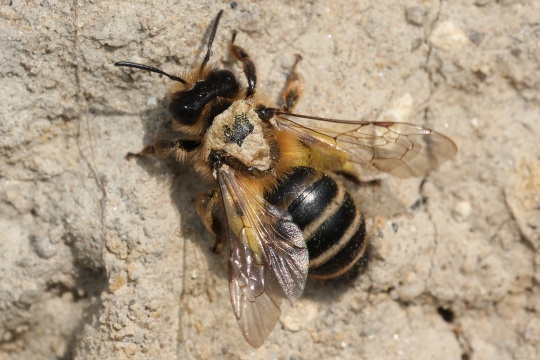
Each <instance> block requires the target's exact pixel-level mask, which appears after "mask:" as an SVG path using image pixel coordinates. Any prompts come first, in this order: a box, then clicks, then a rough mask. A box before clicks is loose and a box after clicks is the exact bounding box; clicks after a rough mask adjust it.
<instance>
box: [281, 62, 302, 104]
mask: <svg viewBox="0 0 540 360" xmlns="http://www.w3.org/2000/svg"><path fill="white" fill-rule="evenodd" d="M300 60H302V56H301V55H298V54H296V60H295V62H294V65H293V67H292V69H291V73H290V74H289V76H287V83H286V84H285V88H284V90H283V94H282V96H283V101H284V104H283V110H285V111H289V112H291V111H292V110H293V109H294V107H295V106H296V104H297V102H298V99H300V96H302V92H303V91H304V82H303V81H302V77H301V76H300V74H298V73H297V72H296V65H298V62H299V61H300Z"/></svg>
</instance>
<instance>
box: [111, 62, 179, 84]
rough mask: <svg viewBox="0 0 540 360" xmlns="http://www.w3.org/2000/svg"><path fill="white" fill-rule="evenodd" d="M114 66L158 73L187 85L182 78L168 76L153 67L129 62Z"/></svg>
mask: <svg viewBox="0 0 540 360" xmlns="http://www.w3.org/2000/svg"><path fill="white" fill-rule="evenodd" d="M114 66H125V67H132V68H135V69H141V70H146V71H150V72H155V73H158V74H161V75H165V76H166V77H168V78H169V79H171V80H174V81H178V82H181V83H182V84H187V82H186V80H184V79H182V78H181V77H178V76H174V75H171V74H167V73H166V72H165V71H163V70H161V69H158V68H156V67H153V66H148V65H143V64H137V63H133V62H129V61H117V62H115V63H114Z"/></svg>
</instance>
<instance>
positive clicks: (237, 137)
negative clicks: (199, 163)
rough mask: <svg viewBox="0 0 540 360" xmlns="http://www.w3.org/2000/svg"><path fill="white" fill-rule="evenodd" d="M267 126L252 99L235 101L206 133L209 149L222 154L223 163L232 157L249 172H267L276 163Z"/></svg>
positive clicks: (217, 117)
mask: <svg viewBox="0 0 540 360" xmlns="http://www.w3.org/2000/svg"><path fill="white" fill-rule="evenodd" d="M267 126H268V125H267V124H264V123H263V122H262V121H261V119H260V118H259V116H258V115H257V113H256V112H255V111H254V106H253V104H252V103H251V102H250V101H249V100H240V101H235V102H234V103H233V104H232V105H231V106H230V107H229V108H228V109H227V110H225V111H224V112H223V113H221V114H220V115H218V116H216V117H215V118H214V121H213V123H212V126H211V127H210V128H209V129H208V132H207V137H206V142H207V149H208V151H209V152H217V153H220V154H222V155H223V156H224V158H225V160H224V161H227V158H229V159H230V158H233V159H235V162H236V161H238V162H240V163H241V164H242V165H243V166H245V168H246V169H248V170H252V169H255V170H257V171H260V172H266V171H268V170H270V169H271V168H272V166H273V165H274V163H275V159H273V157H274V156H273V154H272V151H271V149H272V144H271V143H270V142H271V140H270V139H269V136H268V135H267V132H268V129H267ZM231 165H233V164H231Z"/></svg>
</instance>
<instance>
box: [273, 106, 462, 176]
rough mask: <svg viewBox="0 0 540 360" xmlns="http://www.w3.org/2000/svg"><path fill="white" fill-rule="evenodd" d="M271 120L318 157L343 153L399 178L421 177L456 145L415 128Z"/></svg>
mask: <svg viewBox="0 0 540 360" xmlns="http://www.w3.org/2000/svg"><path fill="white" fill-rule="evenodd" d="M290 117H294V118H295V120H294V121H293V120H292V119H291V118H290ZM297 119H298V120H300V119H311V120H316V121H317V125H315V126H306V125H302V124H301V123H300V121H301V120H300V121H296V120H297ZM273 121H274V125H275V126H276V127H277V128H278V129H280V130H284V131H289V132H292V133H293V134H294V135H295V136H297V137H298V139H299V140H300V141H302V142H303V143H305V144H306V145H308V146H309V147H312V148H316V149H317V148H318V149H319V152H320V153H321V154H324V153H330V154H332V151H333V152H334V153H335V151H336V150H337V151H340V152H342V153H344V154H345V156H347V160H348V161H351V162H353V163H357V164H361V165H364V166H372V167H374V168H376V169H378V170H380V171H384V172H386V173H389V174H391V175H394V176H397V177H400V178H409V177H419V176H423V175H425V174H427V173H428V172H429V171H431V170H434V169H436V168H438V167H439V166H440V165H441V164H443V163H444V162H445V161H447V160H448V159H451V158H452V157H454V156H455V155H456V153H457V147H456V145H455V144H454V142H453V141H452V140H450V139H449V138H448V137H446V136H444V135H442V134H440V133H438V132H436V131H433V130H430V129H427V128H424V127H422V126H419V125H413V124H407V123H399V122H388V121H384V122H377V121H347V120H335V119H325V118H319V117H312V116H304V115H298V114H286V116H283V115H281V116H280V115H277V116H275V117H274V118H273ZM336 124H339V126H336ZM319 125H320V126H319ZM322 125H331V126H332V127H333V128H330V127H323V126H322ZM336 128H338V129H337V130H336ZM329 150H330V151H329ZM323 156H324V155H323ZM329 156H332V155H329Z"/></svg>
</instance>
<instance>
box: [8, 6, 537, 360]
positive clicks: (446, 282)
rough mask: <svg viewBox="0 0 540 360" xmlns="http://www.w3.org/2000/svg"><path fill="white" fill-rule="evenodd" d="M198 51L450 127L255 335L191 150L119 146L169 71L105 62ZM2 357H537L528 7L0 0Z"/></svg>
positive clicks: (532, 56)
mask: <svg viewBox="0 0 540 360" xmlns="http://www.w3.org/2000/svg"><path fill="white" fill-rule="evenodd" d="M220 9H224V10H225V13H224V16H223V18H222V21H221V26H220V28H219V31H218V34H217V36H216V40H215V45H214V51H213V56H212V61H214V62H215V64H217V65H218V66H221V67H226V68H229V69H232V70H233V71H234V72H235V73H237V74H240V73H241V69H240V68H239V67H238V64H237V63H235V62H234V61H232V59H231V56H230V55H229V54H228V53H227V45H228V42H229V40H230V32H231V30H233V29H237V30H238V31H239V33H238V37H237V42H238V44H240V45H242V46H243V47H245V48H246V49H247V50H248V51H249V53H250V54H251V56H252V57H253V59H254V61H255V63H256V65H257V70H258V77H259V90H260V91H264V92H265V93H267V94H268V96H269V98H270V99H272V100H277V99H278V98H279V93H280V91H281V90H282V88H283V85H284V82H285V78H286V75H287V70H288V69H289V68H290V66H291V64H292V63H293V61H294V55H295V54H297V53H299V54H302V56H303V58H304V60H303V61H302V62H301V63H300V64H299V68H298V69H299V71H300V72H301V73H302V74H303V76H304V78H305V82H306V91H305V94H304V96H303V98H302V101H301V102H300V104H299V105H298V107H297V109H296V111H297V112H299V113H303V114H312V115H318V116H324V117H335V118H343V119H362V118H366V117H368V118H369V117H370V116H373V114H377V113H379V112H381V111H382V112H385V111H389V109H390V110H392V109H393V110H396V109H397V111H394V113H395V114H398V115H396V118H397V120H402V121H409V122H414V123H418V124H421V125H424V126H427V127H430V128H434V129H437V130H439V131H441V132H443V133H445V134H447V135H448V136H449V137H451V138H452V139H453V140H454V141H455V143H456V144H457V145H458V147H459V153H458V155H457V156H456V158H455V159H454V160H453V161H450V162H448V163H447V164H445V165H444V166H443V167H442V168H441V169H440V170H438V171H435V172H433V173H431V174H430V175H429V176H427V177H425V178H424V179H413V180H407V181H400V180H397V179H392V178H390V177H389V176H387V175H378V178H379V179H381V182H380V186H375V187H364V188H360V189H358V188H355V187H351V191H352V193H353V194H354V196H355V197H356V198H357V199H358V201H359V202H361V205H360V206H361V208H362V210H363V211H364V212H365V214H366V217H367V219H368V225H369V232H370V235H369V236H370V241H371V243H372V245H373V249H374V251H373V254H374V255H373V256H372V259H371V262H370V265H369V268H368V269H367V271H366V272H365V273H364V274H363V275H361V276H360V277H358V278H356V279H354V280H353V281H349V282H346V283H320V282H310V283H309V284H308V286H307V288H306V291H305V295H304V296H303V297H302V298H301V299H300V300H298V301H297V302H296V303H294V304H292V305H291V304H288V303H286V304H284V305H283V307H282V309H283V312H282V317H281V319H280V322H279V323H278V324H277V326H276V328H275V330H274V332H273V333H272V334H271V335H270V336H269V338H268V340H267V342H266V343H265V345H264V346H263V347H261V348H260V349H253V348H251V347H249V345H247V344H246V343H245V341H244V339H243V338H242V335H241V333H240V331H239V329H238V326H237V324H236V321H235V319H234V315H233V312H232V309H231V305H230V301H229V295H228V285H227V262H226V254H219V255H217V254H214V253H212V252H210V251H209V248H210V246H211V245H212V238H211V236H210V235H209V234H208V233H207V232H206V231H205V229H204V227H203V225H202V223H201V221H200V220H199V219H198V217H197V215H196V214H195V213H194V200H195V197H196V196H197V195H198V194H199V193H201V192H203V191H205V190H207V189H208V188H209V187H210V186H212V184H207V183H204V182H202V181H201V180H200V179H199V177H198V176H197V174H196V173H195V172H194V171H193V170H192V169H191V167H190V166H189V164H185V165H179V164H176V163H174V161H164V162H161V161H154V160H139V161H130V162H128V161H126V160H125V158H124V156H125V154H126V153H127V152H128V151H137V150H139V149H141V148H142V146H143V145H144V144H147V143H149V142H150V141H151V140H152V139H153V138H154V137H155V136H156V135H157V134H158V133H159V132H160V131H162V130H163V129H164V126H166V120H167V114H166V112H165V110H164V108H165V105H166V100H165V98H164V96H165V94H166V91H167V89H168V87H169V86H170V84H171V81H170V80H168V79H166V78H163V77H160V76H158V75H156V74H149V73H146V72H141V71H139V72H137V71H131V70H128V69H121V68H117V67H114V66H113V65H112V64H113V62H114V61H117V60H130V61H136V62H142V63H145V64H149V65H153V66H158V67H160V68H163V69H164V70H165V71H169V72H173V73H176V72H181V71H183V70H184V69H190V68H191V67H192V66H194V65H195V64H196V63H197V62H199V61H201V59H202V56H203V55H204V51H205V46H206V41H207V37H208V34H209V28H210V26H211V23H212V21H213V18H214V17H215V15H216V14H217V12H218V11H219V10H220ZM0 19H1V20H0V60H1V63H2V65H1V66H0V74H1V75H0V100H1V103H2V104H1V106H0V134H1V135H0V238H1V241H0V278H1V282H0V359H72V358H76V359H213V358H217V357H219V358H225V359H247V358H260V359H262V358H265V359H283V358H287V359H317V358H337V359H463V360H466V359H475V360H477V359H478V360H479V359H491V360H493V359H510V358H513V359H539V358H540V315H539V311H540V295H539V290H540V289H539V286H538V285H539V281H540V270H539V265H540V254H539V253H538V251H539V249H540V125H539V124H540V22H539V20H540V2H539V1H536V0H530V1H525V0H524V1H512V0H498V1H496V0H452V1H430V0H426V1H421V0H406V1H397V0H390V1H384V2H382V1H374V0H365V1H347V0H340V1H332V2H323V1H312V2H297V1H266V2H255V1H235V2H230V1H167V2H164V1H154V0H147V1H144V0H141V1H133V2H118V1H74V2H62V1H37V2H24V1H16V0H13V1H10V2H3V5H0Z"/></svg>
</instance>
